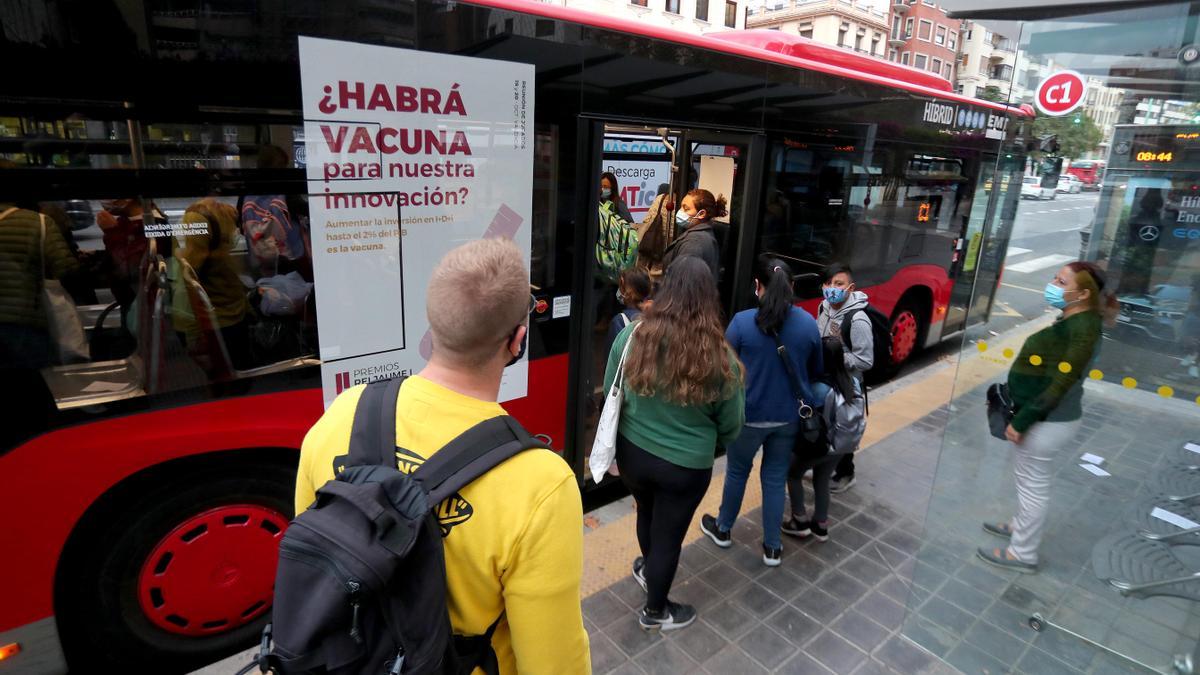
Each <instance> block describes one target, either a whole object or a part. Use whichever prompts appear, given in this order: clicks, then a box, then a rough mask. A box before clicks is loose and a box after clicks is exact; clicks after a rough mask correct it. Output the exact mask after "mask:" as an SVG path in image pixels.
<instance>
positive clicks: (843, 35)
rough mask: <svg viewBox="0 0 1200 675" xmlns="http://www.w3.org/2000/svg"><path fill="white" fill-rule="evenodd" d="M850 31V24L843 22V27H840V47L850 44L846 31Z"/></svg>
mask: <svg viewBox="0 0 1200 675" xmlns="http://www.w3.org/2000/svg"><path fill="white" fill-rule="evenodd" d="M849 32H850V24H848V23H845V22H842V25H841V27H840V28H838V46H839V47H846V46H848V44H847V42H846V33H849Z"/></svg>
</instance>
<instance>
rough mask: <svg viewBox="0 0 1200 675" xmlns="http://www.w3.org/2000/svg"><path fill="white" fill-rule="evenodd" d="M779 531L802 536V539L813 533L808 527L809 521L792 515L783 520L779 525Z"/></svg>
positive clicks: (793, 535)
mask: <svg viewBox="0 0 1200 675" xmlns="http://www.w3.org/2000/svg"><path fill="white" fill-rule="evenodd" d="M779 531H780V532H783V533H784V534H786V535H788V536H791V537H800V538H801V539H803V538H805V537H807V536H809V535H810V534H812V530H810V529H808V521H804V520H800V519H799V518H797V517H795V516H792V517H791V518H788V519H787V520H785V521H783V524H782V525H780V526H779Z"/></svg>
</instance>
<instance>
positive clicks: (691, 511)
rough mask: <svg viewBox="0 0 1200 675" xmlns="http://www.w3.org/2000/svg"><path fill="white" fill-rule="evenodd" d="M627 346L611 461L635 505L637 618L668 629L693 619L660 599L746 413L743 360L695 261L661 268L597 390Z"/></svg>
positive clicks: (688, 610)
mask: <svg viewBox="0 0 1200 675" xmlns="http://www.w3.org/2000/svg"><path fill="white" fill-rule="evenodd" d="M627 342H628V343H630V345H629V353H628V355H627V356H626V357H625V366H624V369H623V370H624V372H623V385H622V386H623V389H624V392H625V398H624V403H623V405H622V408H621V418H620V423H619V426H618V429H617V456H616V461H617V468H618V470H619V471H620V475H621V480H622V481H623V482H624V483H625V486H626V487H627V488H628V489H629V491H630V493H632V494H633V499H634V501H635V502H636V503H637V539H638V547H639V548H640V549H641V553H642V555H641V556H640V557H638V558H637V559H636V560H634V562H633V578H634V580H635V581H636V582H637V583H638V585H640V586H641V587H642V588H643V589H644V590H645V591H646V604H645V606H644V607H643V608H642V611H641V613H640V614H639V616H638V623H639V625H640V626H641V627H642V629H643V630H647V631H652V630H675V629H678V628H683V627H685V626H688V625H690V624H691V623H692V622H693V621H695V620H696V609H695V608H694V607H692V606H690V605H685V604H680V603H676V602H672V601H671V600H670V599H669V597H668V594H669V592H670V590H671V582H672V581H673V580H674V578H675V571H676V567H677V566H678V563H679V550H680V547H681V546H682V544H683V538H684V535H685V534H687V529H688V526H689V524H690V523H691V521H692V516H693V515H695V513H696V508H697V507H698V506H699V505H700V500H701V499H702V498H703V497H704V493H705V491H706V490H707V489H708V484H709V482H710V481H711V480H712V467H713V460H714V458H715V456H716V449H717V445H718V444H720V445H728V444H729V443H731V442H733V441H734V439H736V438H737V436H738V433H739V432H740V431H741V429H742V422H743V421H744V419H745V415H744V407H745V405H744V404H745V391H744V390H743V387H742V366H741V364H740V363H739V362H738V358H737V355H736V354H734V353H733V350H732V349H731V348H730V347H729V344H728V343H727V342H726V341H725V333H724V331H723V330H722V328H721V308H720V301H719V300H718V298H717V285H716V283H715V282H714V281H713V278H712V275H711V273H710V271H709V269H708V266H707V265H705V264H704V262H703V261H702V260H700V259H699V258H693V257H691V256H688V257H684V258H680V259H679V260H677V261H675V263H673V264H672V265H671V266H670V267H668V268H667V273H666V274H665V275H664V276H663V281H662V284H661V285H660V286H659V287H658V288H657V289H655V291H654V304H653V305H651V306H650V307H649V308H648V309H647V310H646V313H645V314H644V315H643V316H642V319H641V321H638V322H637V323H634V324H631V325H630V326H628V327H627V328H625V329H624V330H622V331H621V333H620V335H618V336H617V340H616V342H615V343H613V346H612V351H611V352H609V355H608V367H607V369H606V370H605V373H604V390H605V391H608V390H609V388H610V387H612V384H613V380H614V379H615V378H616V371H617V364H618V363H619V362H620V361H621V354H622V353H623V351H624V349H625V345H626V343H627ZM576 527H577V528H578V524H576Z"/></svg>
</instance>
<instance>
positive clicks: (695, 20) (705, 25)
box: [547, 0, 747, 33]
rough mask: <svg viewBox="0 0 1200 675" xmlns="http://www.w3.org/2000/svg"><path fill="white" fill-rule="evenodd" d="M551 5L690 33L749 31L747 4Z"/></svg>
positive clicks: (611, 1) (588, 1) (587, 1)
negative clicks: (747, 27)
mask: <svg viewBox="0 0 1200 675" xmlns="http://www.w3.org/2000/svg"><path fill="white" fill-rule="evenodd" d="M547 4H551V5H561V6H564V7H571V8H572V9H582V10H586V11H589V12H597V13H600V14H605V15H608V16H614V17H619V18H622V19H632V20H633V21H637V22H639V23H644V24H653V25H656V26H662V27H664V28H672V29H675V30H680V31H684V32H687V33H709V32H714V31H722V30H740V29H743V28H746V6H747V0H548V2H547Z"/></svg>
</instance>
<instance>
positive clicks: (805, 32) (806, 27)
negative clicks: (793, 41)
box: [800, 23, 813, 40]
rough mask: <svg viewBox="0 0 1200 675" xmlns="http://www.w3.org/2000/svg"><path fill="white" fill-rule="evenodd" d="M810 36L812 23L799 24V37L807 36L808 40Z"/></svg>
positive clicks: (811, 34)
mask: <svg viewBox="0 0 1200 675" xmlns="http://www.w3.org/2000/svg"><path fill="white" fill-rule="evenodd" d="M812 36H813V25H812V24H811V23H802V24H800V37H805V38H808V39H809V40H811V39H812Z"/></svg>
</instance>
